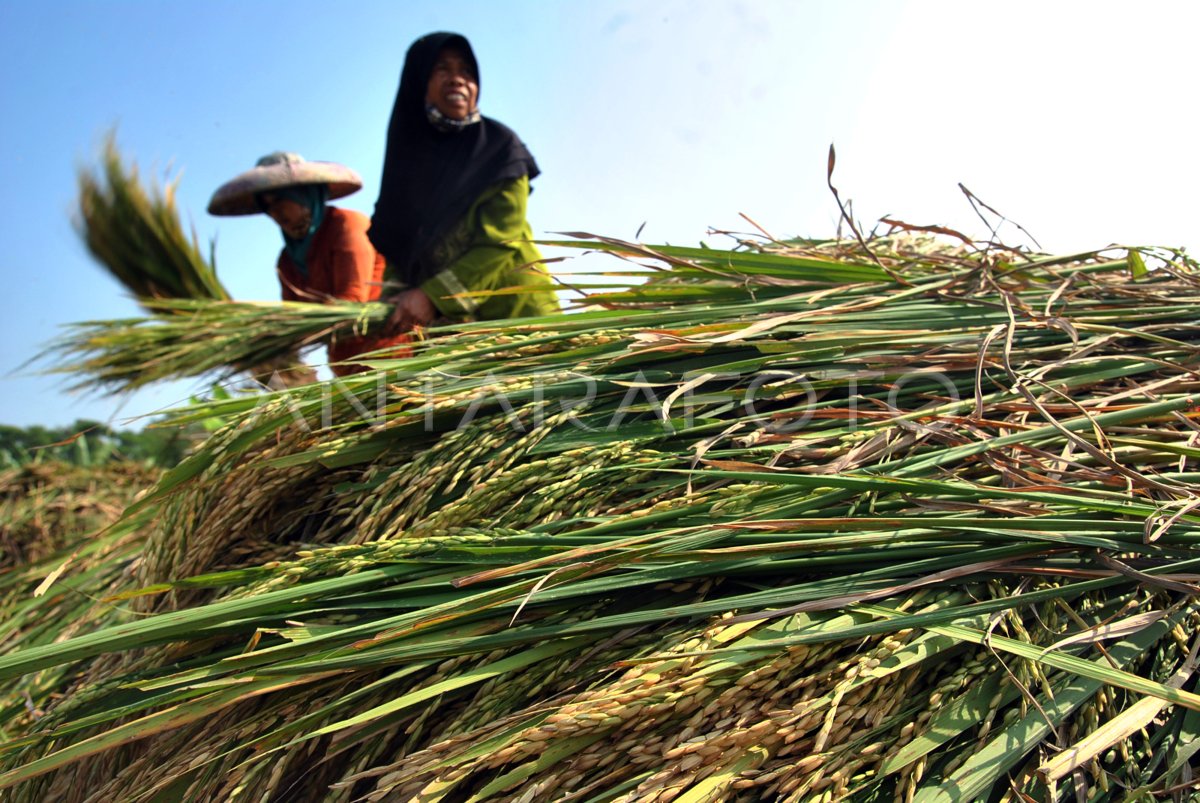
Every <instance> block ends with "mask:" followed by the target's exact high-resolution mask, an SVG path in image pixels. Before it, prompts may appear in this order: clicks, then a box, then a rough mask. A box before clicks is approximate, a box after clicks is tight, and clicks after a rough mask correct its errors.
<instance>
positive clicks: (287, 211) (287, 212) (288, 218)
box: [263, 193, 312, 240]
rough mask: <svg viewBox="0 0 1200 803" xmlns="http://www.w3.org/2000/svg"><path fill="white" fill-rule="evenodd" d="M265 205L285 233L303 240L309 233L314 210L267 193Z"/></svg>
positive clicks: (294, 238)
mask: <svg viewBox="0 0 1200 803" xmlns="http://www.w3.org/2000/svg"><path fill="white" fill-rule="evenodd" d="M263 205H264V206H265V207H266V209H267V214H268V215H270V216H271V220H274V221H275V222H276V223H278V224H279V228H281V229H283V233H284V234H286V235H287V236H288V237H291V238H292V239H293V240H302V239H304V237H305V235H307V234H308V227H309V226H311V225H312V212H310V211H309V209H308V207H307V206H305V205H304V204H300V203H296V202H295V201H293V200H291V199H290V198H281V197H279V196H278V195H272V194H270V193H267V194H264V195H263Z"/></svg>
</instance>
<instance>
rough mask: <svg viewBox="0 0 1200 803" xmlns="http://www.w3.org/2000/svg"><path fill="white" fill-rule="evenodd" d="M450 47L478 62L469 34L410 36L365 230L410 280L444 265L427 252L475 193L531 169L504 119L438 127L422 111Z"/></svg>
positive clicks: (533, 170)
mask: <svg viewBox="0 0 1200 803" xmlns="http://www.w3.org/2000/svg"><path fill="white" fill-rule="evenodd" d="M446 47H453V48H456V49H458V50H459V51H461V52H462V55H463V57H464V58H465V59H466V60H467V61H468V62H470V63H471V65H472V66H474V68H475V80H476V81H479V64H478V62H477V61H476V60H475V53H474V52H473V51H472V50H471V45H470V43H469V42H467V40H466V38H464V37H463V36H460V35H459V34H455V33H444V32H439V33H431V34H427V35H425V36H422V37H421V38H420V39H418V40H417V41H415V42H413V44H412V46H411V47H410V48H409V49H408V55H407V57H406V58H405V60H404V72H403V73H402V74H401V76H400V91H399V92H397V93H396V103H395V105H394V106H393V107H392V119H391V121H390V122H389V123H388V135H387V151H386V153H385V155H384V159H383V179H382V181H381V185H380V189H379V200H377V201H376V202H375V214H374V215H373V216H372V217H371V229H370V231H369V232H368V236H369V237H370V238H371V242H372V243H374V245H375V248H376V249H377V250H378V251H379V252H380V253H381V254H383V255H384V256H385V257H386V258H387V260H388V262H389V263H391V264H393V265H395V266H396V269H397V270H398V274H397V275H396V276H395V277H394V278H396V279H399V280H400V281H403V282H404V283H405V284H407V285H409V286H415V285H417V284H420V283H421V282H423V281H424V280H425V279H428V278H429V277H430V276H431V275H432V274H433V273H435V272H436V271H437V270H439V269H440V267H441V266H437V265H430V264H426V263H427V262H428V260H427V259H426V256H427V253H428V251H429V250H430V248H431V247H432V246H433V245H434V244H435V243H437V242H438V240H439V239H440V238H441V237H442V236H443V235H444V234H445V233H446V232H447V231H449V230H450V228H451V227H452V226H454V225H455V224H456V223H457V222H458V221H459V220H460V219H461V218H462V216H463V215H464V214H465V213H466V211H467V210H468V209H469V208H470V207H471V204H473V203H474V202H475V201H476V199H478V197H479V195H480V193H482V192H483V191H484V190H485V189H486V188H487V187H489V186H491V185H492V184H495V183H496V182H498V181H503V180H506V179H514V178H519V177H521V176H524V175H528V176H529V177H530V178H533V177H534V176H536V175H537V174H538V173H539V172H540V171H539V170H538V166H537V163H536V162H534V160H533V156H532V155H531V154H530V153H529V151H528V150H527V149H526V148H525V145H524V143H522V142H521V140H520V139H518V138H517V135H516V134H514V133H513V132H512V131H511V130H510V129H509V128H508V127H507V126H505V125H503V124H501V123H498V122H496V121H495V120H492V119H490V118H488V117H484V118H483V119H481V120H480V121H479V122H478V123H475V124H473V125H469V126H466V127H465V128H463V129H461V130H459V131H450V132H443V131H438V130H437V129H435V128H434V127H433V125H431V124H430V122H429V119H428V117H427V116H426V113H425V92H426V88H427V87H428V85H429V77H430V75H431V74H432V72H433V67H434V64H435V63H436V61H437V57H438V54H440V53H441V51H442V49H443V48H446Z"/></svg>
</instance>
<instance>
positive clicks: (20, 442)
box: [0, 419, 203, 468]
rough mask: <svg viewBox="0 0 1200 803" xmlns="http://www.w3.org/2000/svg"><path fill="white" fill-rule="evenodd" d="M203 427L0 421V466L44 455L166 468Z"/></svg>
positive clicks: (80, 462) (86, 462) (81, 461)
mask: <svg viewBox="0 0 1200 803" xmlns="http://www.w3.org/2000/svg"><path fill="white" fill-rule="evenodd" d="M202 433H203V428H201V427H196V428H184V427H178V426H169V427H161V428H159V427H153V426H150V427H146V428H145V429H142V430H137V431H135V430H124V429H113V428H112V427H110V426H108V425H107V424H103V423H101V422H99V421H89V420H87V419H80V420H78V421H76V422H75V423H73V424H70V425H69V426H65V427H44V426H40V425H36V424H35V425H34V426H30V427H14V426H10V425H7V424H0V468H3V467H13V466H20V465H26V464H29V463H37V462H42V461H47V460H61V461H65V462H68V463H74V464H76V465H83V466H95V465H101V464H104V463H107V462H109V461H112V460H132V461H135V462H138V463H145V464H149V465H154V466H160V467H163V468H167V467H170V466H173V465H175V464H176V463H178V462H179V461H180V460H182V459H183V457H184V455H186V454H187V451H188V449H189V448H190V446H191V445H192V444H193V443H194V442H195V440H196V438H197V437H200V436H201V434H202Z"/></svg>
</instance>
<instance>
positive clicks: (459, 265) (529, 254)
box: [421, 176, 559, 320]
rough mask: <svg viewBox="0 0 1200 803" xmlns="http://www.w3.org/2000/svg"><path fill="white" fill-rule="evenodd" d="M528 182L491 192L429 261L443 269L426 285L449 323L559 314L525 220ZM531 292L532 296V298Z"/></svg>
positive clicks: (493, 188)
mask: <svg viewBox="0 0 1200 803" xmlns="http://www.w3.org/2000/svg"><path fill="white" fill-rule="evenodd" d="M528 201H529V177H528V176H521V177H520V178H517V179H511V180H508V181H502V182H499V183H497V184H494V185H492V186H491V187H488V188H487V189H486V190H484V191H483V194H481V195H480V196H479V198H478V199H477V200H476V201H475V203H474V204H472V205H471V208H470V209H468V210H467V213H466V214H465V215H464V216H463V218H462V220H461V221H459V223H458V224H457V225H456V226H454V227H453V228H452V229H451V230H450V231H449V232H448V233H447V234H446V235H445V236H444V237H443V238H442V240H441V242H439V243H438V244H437V246H436V247H435V248H434V249H433V253H431V254H429V255H427V258H428V259H429V261H430V262H432V264H434V265H438V266H443V267H442V268H441V270H439V271H438V272H437V273H435V274H434V275H433V276H432V277H431V278H429V279H427V280H426V281H425V282H424V283H422V284H421V289H422V290H424V291H425V293H426V295H428V296H429V298H430V300H432V301H433V304H434V306H435V307H437V309H438V312H439V313H441V314H442V315H445V316H446V317H448V318H453V319H459V320H462V319H469V320H495V319H498V318H522V317H529V316H536V315H546V314H549V313H551V312H557V311H558V310H559V304H558V299H557V297H556V296H555V294H554V283H553V281H552V280H551V279H550V276H549V274H548V273H547V272H546V268H545V266H544V265H541V264H532V263H535V262H537V261H538V260H540V259H541V258H542V255H541V254H540V253H539V252H538V249H537V246H535V245H534V244H533V231H532V230H531V229H530V227H529V223H528V222H527V221H526V220H525V209H526V206H527V204H528ZM505 288H524V289H525V292H520V293H511V294H504V295H496V296H491V297H488V298H477V297H470V296H464V295H463V294H465V293H473V292H479V291H484V290H501V289H505ZM530 290H532V292H530Z"/></svg>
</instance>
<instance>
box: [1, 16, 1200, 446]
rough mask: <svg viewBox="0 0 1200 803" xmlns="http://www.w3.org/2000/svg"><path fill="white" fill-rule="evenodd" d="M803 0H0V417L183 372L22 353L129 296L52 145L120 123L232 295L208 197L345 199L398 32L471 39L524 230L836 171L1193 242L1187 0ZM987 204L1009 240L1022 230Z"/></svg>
mask: <svg viewBox="0 0 1200 803" xmlns="http://www.w3.org/2000/svg"><path fill="white" fill-rule="evenodd" d="M1132 8H1133V6H1132V4H1129V3H1106V2H1086V3H1085V2H1072V1H1071V0H1062V1H1061V2H1055V3H1047V2H1036V3H1035V2H1024V0H1009V2H989V1H987V0H979V2H972V3H960V2H953V0H910V2H902V0H857V1H856V2H834V1H833V0H828V1H827V2H825V1H821V2H818V1H816V0H809V1H805V0H793V1H792V2H768V1H767V0H754V1H753V2H750V1H747V2H718V1H717V0H708V1H706V2H699V1H697V0H693V2H678V1H676V0H659V1H658V2H653V3H650V2H629V1H627V0H620V1H618V0H595V1H594V2H566V1H565V0H560V1H559V2H551V0H537V1H534V0H523V1H520V0H519V1H516V2H504V3H497V2H459V3H453V4H449V3H441V2H437V3H435V2H423V1H420V2H418V1H417V0H409V1H405V2H363V3H360V2H354V3H352V2H347V3H340V4H336V5H335V4H330V3H327V2H309V0H292V1H291V2H286V3H284V2H245V1H244V0H243V2H232V1H231V0H206V2H203V3H201V2H198V1H197V0H180V1H179V2H174V3H167V2H151V0H143V1H142V2H131V1H127V2H117V1H116V0H113V1H111V2H83V1H82V0H79V1H78V2H54V1H53V0H43V1H42V2H38V3H34V2H21V3H18V2H15V0H0V110H2V113H3V119H4V124H3V125H2V126H0V181H2V182H3V186H4V187H5V188H6V192H4V193H3V195H2V196H0V226H2V227H3V228H2V231H3V232H4V234H5V240H6V247H5V248H4V249H3V251H2V252H0V273H2V275H3V276H4V279H5V284H6V285H7V287H8V292H7V293H5V294H4V295H3V297H2V300H0V304H2V305H3V315H0V337H2V342H4V344H5V347H4V352H3V357H2V359H0V423H7V424H19V425H27V424H32V423H42V424H53V425H60V424H65V423H69V422H70V421H72V420H74V419H76V418H81V417H90V418H98V419H101V420H111V421H113V422H114V423H116V424H119V425H126V424H127V423H128V421H129V419H131V418H132V417H134V416H140V415H147V414H150V413H153V412H154V411H155V410H158V409H162V408H164V407H166V406H170V405H173V404H175V403H177V402H179V401H181V400H183V399H186V397H187V395H188V394H189V393H190V392H192V391H195V390H196V389H197V387H198V386H196V385H192V384H186V383H175V384H171V385H167V386H163V387H159V388H155V389H151V390H149V391H144V392H142V393H139V394H136V395H135V396H133V397H131V398H129V399H126V400H119V399H106V398H99V397H95V396H87V395H82V396H80V395H68V394H66V393H65V392H63V390H62V388H63V385H64V381H63V380H62V379H61V378H56V377H44V376H37V375H34V374H33V373H32V372H31V371H29V370H28V369H25V370H19V369H18V366H20V365H21V363H22V362H23V361H25V360H26V359H28V358H29V357H30V356H32V355H33V354H34V353H36V352H37V351H38V349H39V348H40V347H41V345H42V344H45V343H46V342H47V341H49V340H51V339H52V338H53V337H55V335H56V334H57V333H58V332H59V331H60V327H61V326H62V325H63V324H66V323H69V322H72V321H81V320H88V319H107V318H116V317H124V316H129V315H134V314H137V308H136V306H135V305H134V304H133V303H132V301H130V300H129V299H128V298H126V297H124V296H123V293H122V290H121V289H120V288H119V286H118V285H116V283H115V282H114V281H113V280H111V279H109V278H108V277H107V276H106V275H105V274H104V273H103V272H102V271H101V270H100V269H99V268H98V267H97V266H95V265H94V264H92V263H91V261H90V259H89V258H88V256H87V255H86V253H85V252H84V250H83V248H82V246H81V245H80V243H79V241H78V238H77V236H76V235H75V233H74V232H73V230H72V228H71V224H70V215H71V211H72V205H73V199H74V192H75V171H76V169H77V168H78V167H79V166H81V165H89V164H91V163H92V162H93V161H94V157H95V154H96V152H97V148H98V145H99V143H100V141H101V138H102V136H103V134H104V132H105V131H106V130H107V129H108V128H110V127H111V126H113V125H116V126H117V127H118V139H119V142H120V145H121V146H122V149H123V151H124V152H125V153H126V154H127V155H129V156H132V157H133V158H135V159H136V160H137V161H138V163H139V164H140V166H141V168H142V169H143V171H146V172H148V173H149V174H151V175H155V176H162V175H164V174H166V173H168V172H169V173H170V174H171V175H176V174H179V173H181V175H182V178H181V183H180V186H179V203H180V205H181V207H182V209H183V210H184V212H185V214H187V215H188V216H190V219H191V222H192V223H193V224H194V225H195V228H196V231H197V233H198V234H199V236H200V238H201V240H202V242H204V243H207V242H208V240H210V239H212V238H214V237H215V238H216V241H217V245H216V249H217V251H216V252H217V266H218V271H219V273H220V275H221V277H222V280H223V281H224V282H225V284H226V285H227V286H228V287H229V288H230V290H231V291H232V292H233V294H234V296H235V297H237V298H240V299H272V298H276V297H277V296H278V287H277V284H276V280H275V277H274V273H273V265H274V259H275V254H276V253H277V252H278V249H279V244H280V243H279V236H278V233H277V230H276V229H274V227H273V226H271V225H270V224H269V223H268V222H267V221H266V220H265V219H255V218H244V219H216V218H211V217H209V216H208V215H206V214H205V212H204V208H205V205H206V204H207V200H208V197H209V196H210V194H211V193H212V191H213V190H214V189H215V188H216V187H217V186H218V185H219V184H220V183H221V182H223V181H224V180H226V179H227V178H229V177H231V176H233V175H234V174H235V173H237V172H240V171H241V170H243V169H245V168H247V167H249V166H251V165H252V164H253V162H254V160H255V159H256V158H257V157H258V156H260V155H262V154H263V153H266V152H269V151H272V150H276V149H286V150H293V151H298V152H300V153H302V154H303V155H305V156H306V157H307V158H310V159H329V160H335V161H340V162H343V163H345V164H347V165H350V166H351V167H353V168H355V169H356V170H358V171H359V172H360V173H361V174H362V175H363V178H364V179H365V187H364V189H363V190H362V191H361V192H359V193H358V194H357V195H354V196H351V197H349V198H347V199H345V201H344V202H343V203H344V205H346V206H349V207H351V208H355V209H359V210H362V211H364V212H367V213H369V212H370V211H371V208H372V205H373V202H374V198H375V195H376V193H377V187H378V177H379V172H380V167H381V164H382V158H383V145H384V133H385V128H386V125H387V117H388V114H389V112H390V109H391V104H392V99H393V96H394V93H395V90H396V86H397V83H398V80H399V74H400V68H401V65H402V63H403V59H404V52H405V50H406V49H407V47H408V45H409V43H410V42H411V41H412V40H413V39H415V38H416V37H417V36H419V35H421V34H423V33H426V32H428V31H432V30H456V31H460V32H462V33H464V34H465V35H467V37H468V38H469V39H470V40H471V42H472V44H473V46H474V47H475V50H476V54H477V55H478V57H479V61H480V66H481V72H482V93H481V106H482V109H483V111H484V113H485V114H488V115H491V116H493V117H496V118H497V119H500V120H502V121H503V122H505V123H507V124H509V125H510V126H511V127H513V128H514V129H515V130H516V131H517V132H518V133H519V134H520V135H521V136H522V138H523V139H524V140H525V141H526V143H527V144H528V145H529V147H530V149H531V150H532V151H533V153H534V154H535V156H536V157H537V159H538V161H539V164H540V165H541V167H542V171H543V175H542V176H541V177H540V178H539V179H537V181H536V182H535V192H534V195H533V198H532V200H531V205H530V221H531V223H532V225H533V228H534V231H535V233H538V234H545V233H548V232H553V231H566V230H573V231H580V230H582V231H591V232H595V233H599V234H606V235H612V236H616V237H626V238H632V237H633V236H634V233H635V232H636V231H637V229H638V227H639V226H641V225H642V223H643V222H644V223H645V224H646V225H645V229H644V230H643V233H642V238H643V239H644V240H646V241H647V242H662V241H668V242H674V243H688V244H690V243H695V242H697V241H699V240H701V239H706V240H708V241H709V242H710V243H712V244H719V243H720V242H721V240H720V238H714V237H709V236H708V235H707V234H706V232H707V230H708V228H709V227H710V226H712V227H717V228H722V229H738V230H745V229H746V228H747V224H745V223H744V221H742V220H741V219H740V218H739V213H745V214H747V215H749V216H751V217H752V218H754V219H755V220H756V221H757V222H759V223H760V224H762V225H763V226H765V227H766V228H767V229H769V230H770V231H772V233H774V234H776V235H777V236H793V235H808V236H830V235H832V234H833V233H834V231H835V229H836V224H837V210H836V207H835V205H834V203H833V201H832V198H831V197H830V195H829V193H828V190H827V189H826V187H825V177H824V171H825V158H826V152H827V149H828V147H829V145H830V143H835V144H836V146H837V149H838V157H839V161H838V169H837V174H836V175H835V183H836V184H837V186H838V188H839V190H840V191H841V193H842V195H843V197H851V198H853V199H854V208H855V211H856V214H857V216H858V217H860V218H862V219H863V220H865V221H867V222H868V223H869V222H871V221H873V220H875V219H877V218H878V217H880V216H882V215H885V214H891V215H894V216H898V217H900V218H903V219H905V220H908V221H910V222H913V223H921V224H931V223H937V224H944V225H950V226H954V227H957V228H960V229H962V230H964V231H967V232H968V233H971V234H976V235H982V234H985V233H986V232H984V231H983V230H982V226H981V224H980V223H979V221H978V219H977V218H976V217H975V216H974V213H973V212H972V211H971V209H970V207H969V206H968V205H967V203H966V202H965V201H964V200H963V197H962V195H961V194H960V192H959V191H958V188H957V183H958V182H963V183H964V184H965V185H966V186H968V187H969V188H970V189H971V190H972V191H974V192H975V193H976V194H978V195H979V196H980V197H981V198H983V199H984V200H985V201H987V202H988V203H989V204H991V205H992V206H994V207H996V208H998V209H1000V210H1001V211H1003V212H1004V213H1005V214H1007V215H1009V216H1011V217H1012V218H1013V219H1014V220H1016V221H1017V222H1019V223H1020V224H1021V225H1023V226H1024V227H1025V228H1027V229H1029V230H1030V231H1032V232H1033V234H1034V235H1035V236H1037V237H1038V239H1039V241H1040V242H1041V244H1042V245H1043V246H1044V247H1045V248H1047V249H1048V250H1051V251H1055V252H1065V251H1074V250H1082V249H1088V248H1095V247H1100V246H1103V245H1106V244H1108V243H1112V242H1122V243H1135V244H1166V245H1173V246H1180V245H1185V246H1191V250H1192V251H1196V250H1197V249H1200V235H1197V233H1196V226H1195V223H1194V221H1193V215H1194V211H1193V210H1194V207H1195V202H1194V200H1193V198H1192V194H1193V192H1192V188H1193V187H1196V186H1198V185H1200V160H1198V158H1197V155H1196V148H1195V145H1194V127H1193V122H1192V116H1191V115H1192V106H1193V105H1194V87H1195V83H1196V81H1195V79H1196V69H1195V67H1194V64H1193V62H1192V57H1191V53H1192V51H1193V44H1192V37H1193V35H1194V32H1195V31H1196V30H1197V29H1198V25H1197V23H1200V12H1198V11H1197V10H1196V9H1195V7H1194V4H1188V3H1184V2H1178V3H1166V2H1162V3H1155V2H1148V3H1145V4H1140V5H1139V6H1138V8H1137V10H1136V11H1134V10H1132ZM1007 234H1008V236H1009V237H1010V239H1012V240H1013V241H1018V240H1019V239H1020V238H1019V233H1018V232H1017V231H1016V230H1015V229H1008V230H1007Z"/></svg>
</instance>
